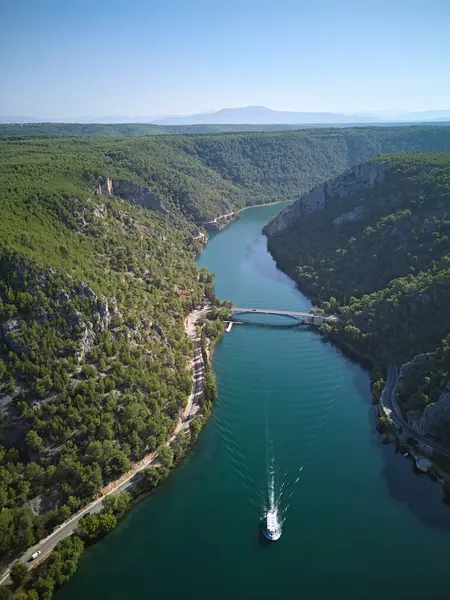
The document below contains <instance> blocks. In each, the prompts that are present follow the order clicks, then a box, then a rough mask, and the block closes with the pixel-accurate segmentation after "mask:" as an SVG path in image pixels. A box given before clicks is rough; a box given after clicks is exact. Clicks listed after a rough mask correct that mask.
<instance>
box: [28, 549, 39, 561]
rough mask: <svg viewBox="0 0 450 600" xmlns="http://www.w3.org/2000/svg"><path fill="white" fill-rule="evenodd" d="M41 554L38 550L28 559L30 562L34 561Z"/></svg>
mask: <svg viewBox="0 0 450 600" xmlns="http://www.w3.org/2000/svg"><path fill="white" fill-rule="evenodd" d="M41 554H42V552H41V551H40V550H36V552H34V553H33V554H32V555H31V558H30V560H35V559H36V558H37V557H38V556H40V555H41Z"/></svg>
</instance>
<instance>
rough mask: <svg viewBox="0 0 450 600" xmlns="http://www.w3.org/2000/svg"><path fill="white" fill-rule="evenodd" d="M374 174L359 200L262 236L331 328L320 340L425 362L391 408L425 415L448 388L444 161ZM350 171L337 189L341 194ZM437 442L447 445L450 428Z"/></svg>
mask: <svg viewBox="0 0 450 600" xmlns="http://www.w3.org/2000/svg"><path fill="white" fill-rule="evenodd" d="M372 165H373V167H374V168H375V169H377V167H378V169H380V172H382V173H383V174H384V176H383V178H382V179H381V180H380V182H378V183H376V184H375V185H373V186H367V189H366V190H365V191H364V192H361V190H358V191H357V192H355V193H354V194H352V193H351V191H349V192H348V193H347V194H346V195H344V196H343V197H342V196H339V195H335V196H334V197H333V196H330V197H327V202H326V205H325V206H324V208H322V209H321V210H316V211H312V212H309V213H306V214H304V215H303V216H302V217H301V218H299V219H297V220H295V221H293V222H292V223H291V224H290V225H289V226H288V227H287V228H286V229H283V230H281V231H279V232H277V233H274V234H273V235H270V236H269V248H270V250H271V252H272V253H273V255H274V256H275V258H276V260H277V262H278V264H279V265H280V266H281V267H282V268H283V269H284V270H285V271H287V272H288V273H289V274H290V275H291V276H292V277H294V278H295V280H296V281H297V282H298V284H299V286H300V288H301V289H302V290H304V291H305V292H306V293H307V294H308V295H310V296H311V297H312V298H313V300H314V301H315V302H316V303H318V304H319V305H320V306H321V308H322V309H323V310H324V311H325V312H326V313H331V312H332V313H336V314H337V315H338V316H339V320H338V322H336V323H335V324H334V325H329V324H325V325H324V326H323V329H324V331H326V332H328V333H334V334H338V336H339V337H340V339H341V340H343V341H345V342H347V343H348V344H350V345H351V346H352V347H356V348H359V349H360V350H361V351H362V352H363V353H365V354H369V355H371V356H372V357H374V358H375V361H379V362H384V361H385V357H386V350H387V351H388V352H389V354H390V356H392V357H393V359H394V360H395V362H396V363H397V364H398V365H399V366H400V365H402V364H403V363H405V362H407V361H410V360H411V359H413V358H414V357H415V356H417V355H421V354H424V353H432V355H431V356H430V358H429V360H427V361H426V362H425V363H424V366H423V367H422V368H421V369H419V370H416V371H414V372H413V373H412V374H411V375H410V376H409V377H407V378H405V381H404V382H403V385H402V391H401V393H400V397H399V401H400V405H401V406H402V407H403V409H404V410H405V412H408V411H411V410H416V411H418V412H419V413H423V411H424V409H425V407H426V406H428V405H430V404H431V403H432V402H436V401H437V400H438V399H439V397H440V395H441V394H442V393H443V392H444V390H445V387H446V385H447V383H448V381H449V379H450V360H449V356H450V354H449V344H450V341H449V340H450V338H449V337H448V336H449V334H450V316H449V314H448V310H447V307H448V305H449V303H450V154H449V153H406V154H403V153H398V154H393V155H388V156H381V157H379V158H377V159H375V160H374V161H372ZM355 177H357V175H355V171H353V172H352V171H349V172H348V174H347V175H344V176H343V178H342V179H341V180H340V182H341V185H342V186H344V185H345V184H347V185H348V186H349V187H348V189H349V190H351V186H352V185H353V182H354V180H355ZM435 437H436V438H437V439H438V440H439V441H440V442H441V443H444V444H450V422H447V421H444V422H443V423H442V427H440V428H439V431H436V432H435Z"/></svg>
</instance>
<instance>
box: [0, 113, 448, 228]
mask: <svg viewBox="0 0 450 600" xmlns="http://www.w3.org/2000/svg"><path fill="white" fill-rule="evenodd" d="M400 151H409V152H410V151H445V152H448V151H450V127H445V126H432V125H430V126H425V125H417V126H405V127H357V128H356V127H355V128H348V129H328V128H322V129H302V130H298V131H287V132H270V133H218V134H211V135H171V136H138V137H106V138H105V137H78V138H77V137H74V138H70V139H64V138H42V139H13V138H11V139H4V140H0V155H1V156H2V166H3V164H4V165H5V168H6V172H5V173H3V174H2V182H5V184H6V185H11V186H13V187H16V186H17V185H20V186H30V184H31V182H33V181H36V183H37V186H38V187H39V186H40V185H45V181H46V179H47V178H48V177H50V181H52V180H53V179H54V178H55V177H56V178H58V179H59V181H60V182H61V184H62V185H65V186H69V187H70V182H77V185H86V183H87V180H88V179H89V178H91V179H92V178H93V175H101V176H107V177H110V178H111V179H112V180H120V181H127V182H128V181H131V182H133V183H135V184H139V185H144V186H147V187H148V188H149V189H150V190H151V192H152V193H153V194H155V195H156V196H157V197H158V199H159V200H160V201H161V202H162V203H163V204H164V205H165V206H166V207H167V208H168V209H170V210H171V211H173V212H176V213H177V214H179V215H182V216H184V217H185V218H187V219H189V220H191V221H194V222H195V223H196V224H202V223H204V222H206V221H209V220H212V219H214V218H215V217H216V216H218V215H220V214H226V213H229V212H231V211H236V210H239V209H240V208H243V207H244V206H250V205H254V204H262V203H266V202H274V201H280V200H281V201H289V202H290V201H292V202H293V201H294V200H296V199H297V198H298V196H299V195H300V194H302V193H303V192H305V191H307V190H309V189H310V188H312V187H313V186H314V185H317V184H319V183H321V182H323V181H325V180H327V179H330V178H332V177H335V176H337V175H339V174H340V173H342V172H343V171H345V169H347V168H348V167H350V166H352V165H355V164H358V163H361V162H364V161H365V160H368V159H370V158H374V157H376V156H378V155H379V154H385V153H390V152H400ZM20 173H21V174H22V177H21V178H19V179H21V181H20V184H18V183H17V180H16V177H17V176H18V175H19V174H20ZM8 177H11V178H12V181H11V183H10V184H8V179H7V178H8ZM63 180H64V181H63Z"/></svg>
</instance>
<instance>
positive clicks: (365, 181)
mask: <svg viewBox="0 0 450 600" xmlns="http://www.w3.org/2000/svg"><path fill="white" fill-rule="evenodd" d="M387 170H388V166H387V165H386V164H383V163H378V162H375V161H371V162H367V163H364V164H362V165H358V166H356V167H353V168H352V169H350V170H349V171H346V172H345V173H344V174H343V175H341V176H340V177H337V178H336V179H332V180H331V181H327V182H326V183H324V184H322V185H318V186H317V187H315V188H313V189H312V190H311V191H310V192H307V193H306V194H303V195H302V196H300V198H299V199H298V200H297V201H296V202H294V204H291V205H290V206H288V207H287V208H285V209H284V210H283V211H282V212H281V213H280V214H279V215H278V216H277V217H275V219H273V221H271V222H270V223H269V224H268V225H266V227H265V229H264V232H265V233H266V234H267V235H273V234H274V233H277V232H278V231H281V230H283V229H285V228H286V227H289V225H291V224H292V223H293V222H294V221H296V220H297V219H300V218H301V217H303V216H305V215H307V214H309V213H312V212H316V211H318V210H323V209H324V208H325V207H326V206H327V205H328V204H329V203H330V202H332V201H334V200H339V199H342V198H345V197H346V196H355V195H357V194H359V193H364V192H366V191H367V190H368V189H370V188H373V187H375V186H376V185H378V184H382V183H383V182H384V180H385V175H386V172H387ZM359 209H360V210H356V209H355V210H354V211H353V214H351V213H344V214H343V215H342V216H341V219H342V222H344V221H349V220H356V219H357V218H359V216H361V215H362V213H363V212H364V210H363V207H359ZM361 209H362V210H361Z"/></svg>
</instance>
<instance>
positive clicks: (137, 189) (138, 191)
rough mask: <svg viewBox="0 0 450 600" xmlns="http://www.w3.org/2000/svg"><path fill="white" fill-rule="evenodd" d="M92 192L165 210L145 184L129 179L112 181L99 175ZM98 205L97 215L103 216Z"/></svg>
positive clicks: (161, 210) (153, 208)
mask: <svg viewBox="0 0 450 600" xmlns="http://www.w3.org/2000/svg"><path fill="white" fill-rule="evenodd" d="M93 191H94V194H95V195H96V196H100V195H103V196H106V197H107V198H111V196H117V198H122V200H128V202H132V203H133V204H140V205H141V206H145V207H146V208H151V209H152V210H157V211H160V212H167V209H166V207H165V206H164V204H163V203H162V202H161V200H160V199H159V198H158V196H156V195H155V194H154V193H153V192H151V191H150V190H149V189H148V187H146V186H145V185H138V184H137V183H132V182H131V181H119V180H117V181H113V180H112V179H110V178H109V177H99V178H98V179H97V181H96V182H95V184H94V190H93ZM101 206H103V205H100V206H99V207H97V214H96V216H97V217H102V218H104V213H103V211H101V210H100V207H101Z"/></svg>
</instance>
